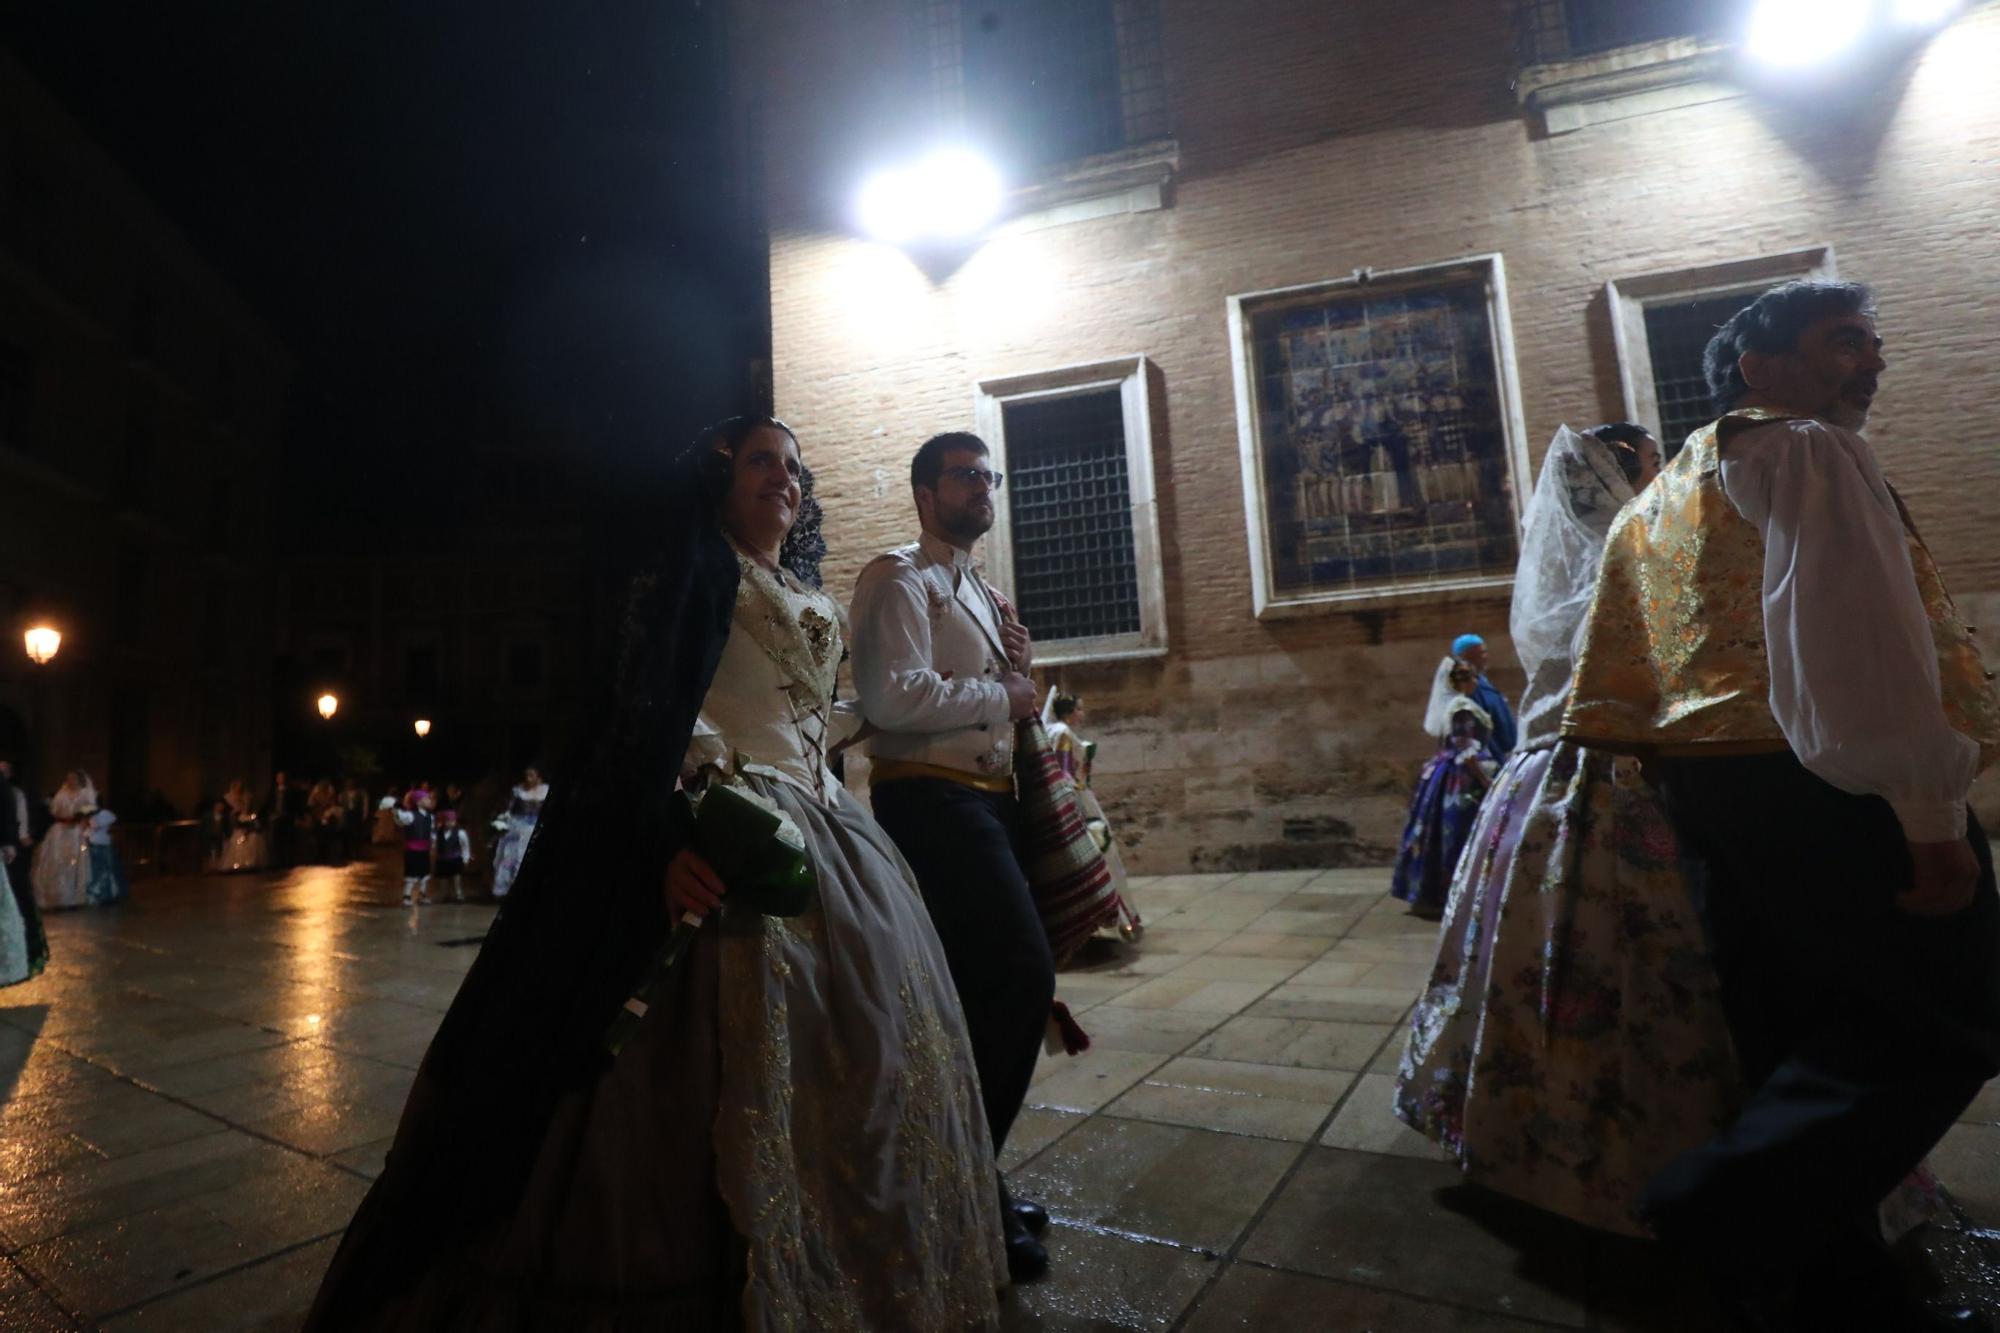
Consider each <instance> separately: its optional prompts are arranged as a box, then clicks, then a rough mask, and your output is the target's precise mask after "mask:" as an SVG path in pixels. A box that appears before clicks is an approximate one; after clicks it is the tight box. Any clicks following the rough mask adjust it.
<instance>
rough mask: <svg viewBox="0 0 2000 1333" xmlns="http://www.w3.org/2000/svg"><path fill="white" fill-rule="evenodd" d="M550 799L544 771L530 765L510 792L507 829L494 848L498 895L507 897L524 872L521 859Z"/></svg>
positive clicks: (496, 890) (495, 889)
mask: <svg viewBox="0 0 2000 1333" xmlns="http://www.w3.org/2000/svg"><path fill="white" fill-rule="evenodd" d="M548 799H549V784H548V783H546V782H544V781H542V774H541V770H539V769H537V768H536V767H535V766H534V765H532V764H530V765H529V766H528V768H527V770H526V771H525V772H524V773H522V774H521V785H520V786H518V787H516V788H514V790H513V792H512V793H511V794H510V797H509V799H508V802H507V814H506V816H505V819H506V822H507V830H506V832H504V833H502V834H501V835H500V841H499V843H498V844H497V845H496V846H495V847H494V849H493V896H494V897H495V898H505V897H506V896H507V893H508V891H509V890H510V889H512V888H513V887H514V876H516V875H518V874H520V873H521V858H522V857H523V856H526V855H527V854H528V841H529V839H531V838H533V837H534V836H535V826H536V824H537V823H539V822H540V820H541V817H542V806H543V805H544V804H545V803H546V802H547V801H548Z"/></svg>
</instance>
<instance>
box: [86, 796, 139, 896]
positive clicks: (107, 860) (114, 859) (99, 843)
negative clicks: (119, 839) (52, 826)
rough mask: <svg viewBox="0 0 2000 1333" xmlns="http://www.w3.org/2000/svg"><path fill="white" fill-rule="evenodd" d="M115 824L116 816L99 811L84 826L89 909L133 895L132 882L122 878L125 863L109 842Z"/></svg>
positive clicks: (106, 811)
mask: <svg viewBox="0 0 2000 1333" xmlns="http://www.w3.org/2000/svg"><path fill="white" fill-rule="evenodd" d="M117 822H118V816H117V815H114V814H112V813H111V812H110V811H109V810H99V811H98V812H97V813H96V814H93V815H92V816H91V817H90V819H89V821H88V823H87V825H86V829H87V832H86V841H87V842H88V843H89V852H88V856H89V858H90V883H89V885H88V887H87V888H86V889H85V890H84V896H85V899H86V900H87V901H88V902H89V904H90V905H91V906H92V907H104V906H108V905H109V904H111V903H122V902H124V901H125V900H126V899H127V898H129V897H130V896H131V895H132V885H131V882H130V881H129V880H127V879H126V878H125V863H124V862H123V861H121V860H119V859H118V849H117V848H116V847H115V846H113V845H112V842H111V826H112V825H113V824H115V823H117Z"/></svg>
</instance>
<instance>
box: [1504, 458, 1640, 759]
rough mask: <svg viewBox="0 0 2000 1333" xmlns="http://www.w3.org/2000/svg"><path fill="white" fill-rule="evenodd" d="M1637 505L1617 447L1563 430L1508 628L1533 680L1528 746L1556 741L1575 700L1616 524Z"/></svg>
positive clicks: (1531, 519) (1545, 462)
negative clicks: (1588, 619) (1576, 677)
mask: <svg viewBox="0 0 2000 1333" xmlns="http://www.w3.org/2000/svg"><path fill="white" fill-rule="evenodd" d="M1631 498H1632V486H1631V483H1630V482H1628V481H1626V480H1625V473H1624V471H1623V470H1622V469H1620V468H1619V466H1618V461H1617V459H1616V458H1615V457H1614V456H1613V455H1612V452H1611V447H1610V446H1609V445H1607V444H1605V443H1604V442H1603V441H1602V440H1599V439H1598V438H1597V437H1595V436H1593V435H1580V434H1578V433H1577V432H1576V431H1573V430H1571V429H1570V428H1569V427H1568V426H1564V427H1562V428H1561V429H1559V430H1557V431H1556V437H1555V439H1554V440H1553V441H1551V442H1550V444H1549V451H1548V453H1547V454H1546V455H1545V456H1544V457H1543V459H1542V474H1541V476H1540V477H1539V478H1537V479H1536V481H1535V493H1534V496H1533V497H1532V498H1531V499H1530V500H1529V501H1528V513H1527V517H1526V519H1525V521H1524V522H1523V524H1522V527H1523V532H1522V536H1521V564H1520V567H1519V568H1518V569H1517V570H1516V571H1515V574H1514V605H1513V609H1512V611H1511V613H1510V614H1509V616H1508V629H1509V631H1510V632H1511V633H1512V635H1513V638H1514V651H1515V653H1516V654H1518V655H1519V656H1520V659H1521V669H1522V671H1524V672H1525V673H1526V674H1527V677H1528V688H1527V691H1526V692H1525V693H1524V694H1523V695H1522V696H1521V741H1520V743H1521V746H1522V747H1523V748H1525V747H1527V746H1529V745H1532V744H1536V743H1539V742H1542V741H1547V740H1553V739H1554V738H1555V736H1556V734H1557V730H1558V728H1559V727H1560V726H1561V724H1562V711H1563V706H1564V705H1565V703H1567V702H1568V699H1569V679H1570V673H1571V670H1572V668H1573V666H1574V658H1575V643H1576V636H1577V634H1578V632H1579V631H1580V630H1581V629H1582V628H1583V618H1584V615H1585V613H1586V612H1588V611H1589V609H1590V599H1591V595H1592V594H1593V593H1594V592H1595V591H1596V588H1597V568H1598V566H1599V565H1600V564H1601V563H1603V560H1604V538H1605V535H1606V534H1607V533H1609V532H1610V531H1611V520H1612V519H1613V518H1614V517H1616V516H1617V514H1618V511H1619V510H1620V509H1621V508H1623V507H1624V505H1625V503H1626V501H1628V500H1630V499H1631Z"/></svg>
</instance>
